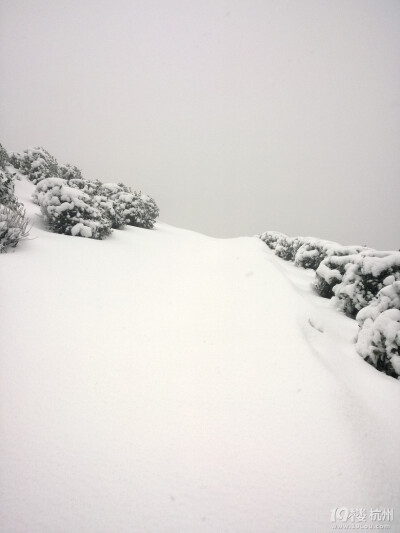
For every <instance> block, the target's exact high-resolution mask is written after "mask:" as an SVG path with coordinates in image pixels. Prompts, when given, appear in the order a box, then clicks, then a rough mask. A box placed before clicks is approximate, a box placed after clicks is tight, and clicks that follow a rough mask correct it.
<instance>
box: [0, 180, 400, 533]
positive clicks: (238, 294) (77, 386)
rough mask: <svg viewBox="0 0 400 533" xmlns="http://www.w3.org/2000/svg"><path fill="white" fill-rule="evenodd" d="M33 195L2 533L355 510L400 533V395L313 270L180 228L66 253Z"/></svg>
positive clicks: (217, 522) (7, 287)
mask: <svg viewBox="0 0 400 533" xmlns="http://www.w3.org/2000/svg"><path fill="white" fill-rule="evenodd" d="M16 190H17V194H18V195H19V197H20V199H21V200H22V201H23V202H24V203H25V206H26V208H27V211H28V214H29V215H30V217H31V220H32V223H33V228H32V230H31V237H33V239H32V240H28V241H24V242H22V243H21V244H20V245H19V246H18V248H17V249H16V251H15V253H8V254H4V255H3V256H2V257H1V261H0V271H1V279H2V280H3V282H2V288H1V302H2V313H1V339H2V340H1V345H2V357H1V369H0V370H1V372H0V376H1V386H0V405H1V426H2V429H1V434H2V438H1V439H0V466H1V474H0V481H1V495H0V500H1V502H2V504H1V507H0V531H1V532H2V533H61V532H65V533H145V532H148V533H200V532H202V533H223V532H226V533H266V532H283V533H289V532H290V533H291V532H296V533H310V532H314V531H315V532H317V533H323V532H325V531H326V532H328V531H332V527H333V526H334V525H335V523H334V522H331V514H332V510H334V509H337V508H341V507H346V508H348V509H349V510H350V509H358V510H366V512H367V514H369V512H370V510H371V509H390V508H393V509H394V517H393V520H391V521H390V522H386V523H387V524H390V526H391V531H400V515H399V513H400V508H399V507H398V502H399V496H400V454H399V443H400V426H399V424H398V413H399V408H400V386H399V382H398V381H396V380H394V379H393V378H390V377H388V376H386V375H384V374H382V373H379V372H377V371H376V370H375V369H374V368H372V367H371V366H370V365H368V364H366V363H365V362H364V361H363V360H362V358H361V357H360V356H359V355H358V354H357V353H356V351H355V347H354V337H355V335H356V332H357V327H358V326H357V323H356V322H355V321H354V320H351V319H349V318H347V317H345V316H344V315H343V314H340V313H339V312H338V311H337V310H335V309H334V308H333V307H332V306H331V304H330V302H329V301H327V300H324V299H322V298H319V297H318V296H316V295H315V294H314V293H313V292H312V290H311V288H310V282H311V276H312V274H311V273H310V272H309V271H305V270H303V269H300V268H296V267H295V266H293V265H291V264H288V263H286V262H284V261H283V260H281V259H279V258H278V257H276V256H275V255H273V253H272V252H271V251H270V250H268V248H267V247H266V246H265V245H264V244H263V243H262V242H261V241H260V240H258V239H256V238H238V239H230V240H217V239H212V238H209V237H205V236H203V235H199V234H196V233H193V232H189V231H185V230H181V229H177V228H173V227H170V226H168V225H166V224H162V223H158V224H156V226H155V229H154V230H153V231H149V230H144V229H139V228H134V227H131V226H129V227H127V228H126V229H125V230H123V231H118V230H115V231H114V232H113V234H112V236H111V237H110V238H108V239H107V240H104V241H96V240H91V239H83V238H78V237H75V238H74V237H69V236H65V235H56V234H54V233H50V232H48V231H46V229H45V228H44V227H42V222H41V218H40V211H39V208H38V207H37V206H35V205H34V204H32V203H31V201H30V197H31V194H32V192H33V190H34V186H33V185H32V184H30V183H28V182H27V181H22V182H17V184H16ZM369 520H370V518H369V516H368V515H367V518H366V522H363V524H377V522H370V521H369ZM349 523H350V520H349Z"/></svg>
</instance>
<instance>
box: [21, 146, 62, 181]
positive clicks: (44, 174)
mask: <svg viewBox="0 0 400 533" xmlns="http://www.w3.org/2000/svg"><path fill="white" fill-rule="evenodd" d="M12 159H13V161H14V163H15V165H14V166H15V167H16V168H18V169H19V171H20V172H21V173H22V174H24V175H25V176H26V177H27V178H28V179H29V180H30V181H31V182H32V183H34V184H35V185H37V184H38V183H39V182H40V181H42V180H43V179H46V178H51V177H55V176H58V163H57V160H56V159H55V157H53V156H52V155H51V154H49V152H48V151H47V150H45V149H44V148H40V147H38V148H28V149H27V150H24V152H23V153H22V154H13V156H12Z"/></svg>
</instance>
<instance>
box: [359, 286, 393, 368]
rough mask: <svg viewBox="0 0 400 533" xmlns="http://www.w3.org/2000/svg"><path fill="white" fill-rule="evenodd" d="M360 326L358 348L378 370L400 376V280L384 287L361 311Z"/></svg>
mask: <svg viewBox="0 0 400 533" xmlns="http://www.w3.org/2000/svg"><path fill="white" fill-rule="evenodd" d="M356 318H357V322H358V324H359V326H360V331H359V333H358V338H357V344H356V349H357V351H358V353H359V354H360V355H361V356H362V357H363V358H364V359H365V360H366V361H367V362H368V363H370V364H371V365H373V366H374V367H375V368H377V369H378V370H380V371H382V372H385V373H386V374H388V375H389V376H393V377H395V378H399V376H400V282H399V281H395V282H394V283H392V284H390V285H387V286H386V287H384V288H383V289H381V290H380V291H379V293H378V295H377V297H376V298H374V299H373V300H372V302H371V303H370V304H369V305H368V306H367V307H364V309H361V311H360V312H359V313H358V314H357V317H356Z"/></svg>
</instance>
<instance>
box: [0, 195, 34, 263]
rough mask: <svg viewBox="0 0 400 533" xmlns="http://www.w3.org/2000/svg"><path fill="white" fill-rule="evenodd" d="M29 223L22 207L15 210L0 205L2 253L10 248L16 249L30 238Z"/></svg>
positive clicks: (0, 243) (0, 250)
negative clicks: (20, 243) (21, 242)
mask: <svg viewBox="0 0 400 533" xmlns="http://www.w3.org/2000/svg"><path fill="white" fill-rule="evenodd" d="M28 223H29V220H28V219H27V218H26V216H25V210H24V209H23V207H22V206H21V205H18V206H16V207H14V208H12V207H9V206H5V205H0V253H4V252H7V250H8V248H15V247H16V246H17V244H18V243H19V242H20V241H21V240H22V239H25V238H26V237H27V236H28V234H29V229H28Z"/></svg>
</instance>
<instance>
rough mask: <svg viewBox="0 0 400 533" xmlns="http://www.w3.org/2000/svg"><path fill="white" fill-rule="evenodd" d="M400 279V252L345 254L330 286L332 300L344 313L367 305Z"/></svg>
mask: <svg viewBox="0 0 400 533" xmlns="http://www.w3.org/2000/svg"><path fill="white" fill-rule="evenodd" d="M399 280H400V252H377V251H375V250H368V251H364V252H361V253H359V254H357V255H353V256H350V257H349V260H348V262H347V263H346V264H345V266H344V274H343V276H342V279H341V281H340V282H339V283H337V284H336V285H335V286H334V287H333V292H334V295H335V296H334V301H335V302H336V303H337V305H338V307H339V308H340V309H342V310H343V311H344V312H345V313H346V314H347V315H348V316H351V317H355V316H356V314H357V313H358V311H360V310H361V309H363V308H364V307H366V306H367V305H369V304H370V303H371V301H372V299H373V298H374V297H375V296H376V295H377V294H378V292H379V291H380V290H381V289H382V288H383V287H385V286H386V285H390V284H391V283H394V282H395V281H399Z"/></svg>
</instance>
